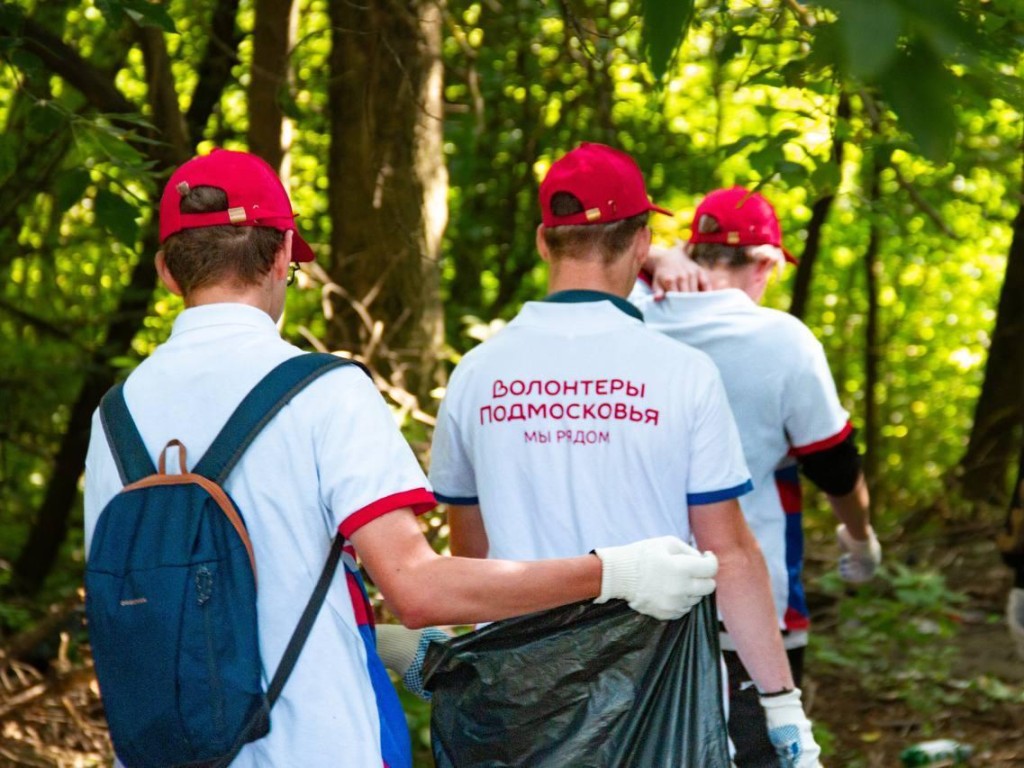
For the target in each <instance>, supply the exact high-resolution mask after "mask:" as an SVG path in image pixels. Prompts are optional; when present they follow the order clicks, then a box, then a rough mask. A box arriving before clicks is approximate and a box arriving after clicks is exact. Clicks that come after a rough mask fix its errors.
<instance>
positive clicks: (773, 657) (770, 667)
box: [717, 543, 794, 691]
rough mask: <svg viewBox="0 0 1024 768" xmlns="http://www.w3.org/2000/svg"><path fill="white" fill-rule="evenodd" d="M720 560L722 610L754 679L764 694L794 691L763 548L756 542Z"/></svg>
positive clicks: (731, 634)
mask: <svg viewBox="0 0 1024 768" xmlns="http://www.w3.org/2000/svg"><path fill="white" fill-rule="evenodd" d="M718 560H719V568H718V579H717V581H718V608H719V611H721V614H722V619H723V621H724V622H725V626H726V629H728V631H729V636H730V637H731V638H732V640H733V642H734V643H735V645H736V651H737V653H739V656H740V659H741V660H742V661H743V665H744V666H745V667H746V668H747V670H748V671H749V672H750V676H751V679H753V681H754V682H755V683H756V684H757V686H758V687H759V688H760V689H761V690H762V691H778V690H782V689H783V688H793V687H794V683H793V675H792V673H791V671H790V669H789V661H788V660H787V658H786V651H785V648H784V647H783V645H782V634H781V632H780V631H779V624H778V619H777V618H776V616H775V604H774V602H773V600H772V595H771V586H770V582H769V580H768V569H767V567H766V566H765V563H764V557H763V556H762V554H761V550H760V548H759V547H757V544H756V543H754V545H753V547H750V546H744V547H742V548H737V549H735V550H733V551H730V552H728V553H725V554H719V555H718Z"/></svg>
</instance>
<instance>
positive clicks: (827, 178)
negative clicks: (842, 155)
mask: <svg viewBox="0 0 1024 768" xmlns="http://www.w3.org/2000/svg"><path fill="white" fill-rule="evenodd" d="M841 179H842V173H841V172H840V170H839V166H838V165H837V164H836V163H835V161H832V160H829V161H828V162H825V163H818V165H817V166H816V167H815V169H814V170H813V171H812V172H811V186H813V187H814V189H815V190H817V191H818V192H819V193H820V194H823V195H824V194H833V193H835V191H836V190H837V189H838V188H839V182H840V180H841Z"/></svg>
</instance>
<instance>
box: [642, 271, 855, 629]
mask: <svg viewBox="0 0 1024 768" xmlns="http://www.w3.org/2000/svg"><path fill="white" fill-rule="evenodd" d="M630 301H632V302H634V303H635V304H636V306H637V307H639V308H640V309H641V311H642V312H643V315H644V319H645V320H646V321H647V325H648V326H649V327H650V328H652V329H655V330H658V331H661V332H662V333H664V334H666V335H668V336H670V337H671V338H673V339H676V340H678V341H682V342H684V343H686V344H690V345H692V346H694V347H696V348H697V349H700V350H702V351H704V352H706V353H707V354H708V355H709V356H710V357H711V359H712V360H714V362H715V364H716V365H717V366H718V369H719V371H721V374H722V381H723V382H724V384H725V391H726V393H727V394H728V397H729V404H730V405H731V406H732V410H733V414H734V415H735V417H736V423H737V424H738V425H739V428H740V439H741V440H742V442H743V453H744V456H746V460H747V466H749V467H750V472H751V474H752V475H753V480H754V492H753V493H751V494H749V495H747V496H744V497H743V498H742V499H741V500H740V506H741V507H742V508H743V512H744V515H745V516H746V518H747V522H748V523H749V524H750V528H751V530H752V531H753V533H754V535H755V536H756V537H757V540H758V542H759V543H760V545H761V549H762V550H763V552H764V555H765V560H766V561H767V563H768V572H769V575H770V576H771V582H772V593H773V595H774V598H775V607H776V610H777V612H778V616H779V626H780V627H781V628H783V629H786V630H789V631H791V632H793V633H795V636H794V640H797V644H799V643H806V633H805V632H804V630H806V629H807V627H808V623H809V622H808V612H807V602H806V599H805V598H804V591H803V585H802V583H801V572H802V570H803V528H802V516H801V511H802V510H801V493H800V481H799V476H798V473H797V466H796V460H795V457H798V456H801V455H807V454H810V453H814V452H815V451H820V450H823V449H826V448H829V447H832V446H834V445H836V444H838V443H840V442H842V441H843V440H845V439H846V438H847V436H849V434H850V431H851V429H852V427H851V426H850V420H849V414H848V413H847V412H846V411H845V410H844V409H843V407H842V405H841V404H840V403H839V396H838V394H837V393H836V387H835V383H834V382H833V380H832V374H831V372H830V371H829V368H828V361H827V360H826V358H825V352H824V350H823V349H822V346H821V344H820V343H819V342H818V340H817V339H816V338H815V337H814V334H812V333H811V332H810V330H809V329H808V328H807V326H805V325H804V324H803V323H802V322H800V321H799V320H798V319H797V318H795V317H793V316H792V315H789V314H787V313H785V312H780V311H778V310H775V309H768V308H766V307H761V306H759V305H758V304H756V303H755V302H754V301H753V300H752V299H751V298H750V297H749V296H748V295H747V294H746V293H744V292H743V291H740V290H738V289H733V288H730V289H726V290H720V291H708V292H704V293H669V294H668V296H667V297H666V298H665V299H663V300H662V301H659V302H656V301H654V299H653V297H652V295H651V292H650V289H649V288H647V286H646V285H645V284H644V283H643V282H642V281H638V282H637V287H636V288H635V289H634V290H633V293H632V294H631V295H630ZM788 645H789V646H790V647H792V646H793V645H794V643H788Z"/></svg>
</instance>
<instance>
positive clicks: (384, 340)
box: [327, 0, 448, 404]
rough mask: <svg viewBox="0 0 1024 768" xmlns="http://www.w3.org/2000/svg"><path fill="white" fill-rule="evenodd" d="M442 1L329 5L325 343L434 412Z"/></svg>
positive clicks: (441, 185) (443, 180)
mask: <svg viewBox="0 0 1024 768" xmlns="http://www.w3.org/2000/svg"><path fill="white" fill-rule="evenodd" d="M441 7H442V6H441V3H439V2H437V0H413V1H412V2H405V1H404V0H383V1H382V2H376V3H352V2H349V0H331V2H330V13H331V27H332V38H331V39H332V50H331V58H330V70H331V81H330V86H329V90H328V97H329V110H330V128H331V151H330V159H329V164H328V168H327V175H328V179H329V206H328V209H329V212H330V216H331V222H332V231H331V257H330V261H329V268H328V269H329V273H330V276H331V279H332V280H333V282H334V285H333V286H332V290H331V296H332V302H333V303H332V315H333V317H332V318H331V320H332V322H331V323H330V325H329V327H328V331H327V342H328V344H329V345H330V346H331V347H333V348H343V349H348V350H350V351H352V352H356V353H360V354H362V355H364V356H365V357H366V358H367V362H368V363H369V364H370V366H371V367H372V368H374V369H375V370H377V371H379V372H380V373H381V374H382V376H383V377H384V378H385V379H386V380H388V381H390V382H391V383H392V384H393V385H395V386H397V387H400V388H403V389H405V390H407V391H408V392H411V393H413V394H414V395H415V396H416V397H417V398H418V399H419V401H420V402H421V403H424V404H425V403H426V402H427V401H428V399H429V396H430V392H431V390H432V389H433V388H434V387H435V386H437V384H438V383H439V381H440V378H439V377H440V373H441V371H440V366H439V363H438V360H439V353H440V349H441V345H442V344H443V339H444V337H443V332H444V327H443V319H442V314H441V304H440V296H439V283H440V275H439V270H438V254H439V249H440V245H441V237H442V234H443V232H444V227H445V224H446V222H447V211H448V208H447V202H446V194H447V171H446V169H445V164H444V153H443V151H442V117H443V104H442V100H441V96H442V92H441V86H442V64H441V23H442V16H441Z"/></svg>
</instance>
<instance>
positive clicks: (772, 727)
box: [761, 688, 821, 768]
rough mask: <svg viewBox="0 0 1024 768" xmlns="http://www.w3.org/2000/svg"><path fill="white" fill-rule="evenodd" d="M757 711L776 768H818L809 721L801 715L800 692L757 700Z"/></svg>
mask: <svg viewBox="0 0 1024 768" xmlns="http://www.w3.org/2000/svg"><path fill="white" fill-rule="evenodd" d="M761 707H762V708H763V709H764V714H765V719H766V720H767V721H768V738H769V739H770V740H771V742H772V746H773V747H775V752H776V754H777V755H778V756H779V766H780V768H821V761H820V760H819V758H820V757H821V747H819V746H818V744H817V742H815V741H814V734H813V733H811V721H810V720H808V719H807V715H805V714H804V705H803V703H802V702H801V701H800V689H799V688H794V689H793V690H792V691H787V692H786V693H779V694H775V695H768V696H761Z"/></svg>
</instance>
